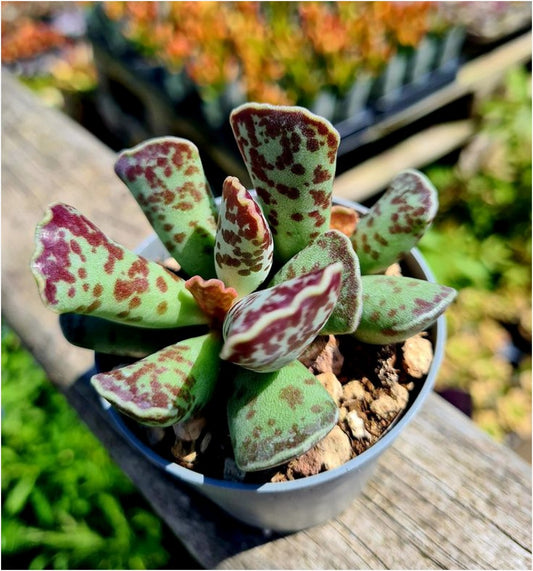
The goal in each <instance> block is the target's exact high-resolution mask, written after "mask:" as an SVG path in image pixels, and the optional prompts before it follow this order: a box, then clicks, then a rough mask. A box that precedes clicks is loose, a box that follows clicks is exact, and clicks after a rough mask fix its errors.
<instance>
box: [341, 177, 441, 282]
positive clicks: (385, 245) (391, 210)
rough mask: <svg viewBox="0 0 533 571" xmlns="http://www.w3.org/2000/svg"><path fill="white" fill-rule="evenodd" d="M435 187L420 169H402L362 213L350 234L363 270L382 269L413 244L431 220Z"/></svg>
mask: <svg viewBox="0 0 533 571" xmlns="http://www.w3.org/2000/svg"><path fill="white" fill-rule="evenodd" d="M437 208H438V196H437V191H436V190H435V188H434V187H433V185H432V184H431V182H430V181H429V179H428V178H427V177H426V176H424V175H423V174H422V173H420V172H418V171H416V170H412V169H411V170H405V171H403V172H401V173H400V174H398V175H397V176H396V177H395V178H394V180H393V181H392V183H391V185H390V187H389V189H388V190H387V192H386V193H385V194H384V195H383V196H382V197H381V198H380V199H379V200H378V201H377V202H376V204H374V206H373V207H372V208H371V209H370V211H369V212H368V214H366V215H365V216H362V217H361V219H360V220H359V222H358V224H357V228H356V230H355V232H354V234H353V235H352V237H351V240H352V244H353V246H354V249H355V251H356V252H357V255H358V256H359V262H360V264H361V272H362V273H363V274H374V273H378V272H382V271H384V270H385V269H386V268H387V267H388V266H390V265H391V264H392V263H394V262H396V261H397V260H399V259H400V258H401V257H402V256H404V255H405V254H407V253H408V252H409V250H410V249H411V248H413V247H414V246H415V245H416V244H417V242H418V240H420V238H421V237H422V236H423V235H424V232H425V231H426V230H427V228H428V227H429V225H430V224H431V222H432V221H433V219H434V217H435V214H436V213H437Z"/></svg>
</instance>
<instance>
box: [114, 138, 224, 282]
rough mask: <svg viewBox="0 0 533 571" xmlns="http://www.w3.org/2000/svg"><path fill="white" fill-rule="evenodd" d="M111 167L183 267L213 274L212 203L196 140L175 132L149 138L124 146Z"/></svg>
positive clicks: (213, 206) (213, 212) (207, 276)
mask: <svg viewBox="0 0 533 571" xmlns="http://www.w3.org/2000/svg"><path fill="white" fill-rule="evenodd" d="M115 172H116V173H117V175H118V176H119V177H120V178H121V179H122V181H123V182H124V183H125V184H126V185H127V187H128V188H129V189H130V191H131V193H132V194H133V196H134V197H135V199H136V200H137V202H138V203H139V205H140V206H141V208H142V209H143V211H144V213H145V215H146V217H147V218H148V220H149V221H150V224H151V225H152V227H153V228H154V230H155V231H156V233H157V235H158V236H159V238H160V239H161V241H162V242H163V244H164V245H165V247H166V248H167V250H168V251H169V253H170V254H171V255H172V256H173V257H174V258H175V259H176V260H177V261H178V262H179V263H180V265H181V267H182V268H183V270H184V271H185V272H186V273H187V274H189V275H190V276H193V275H201V276H202V277H204V278H206V279H208V278H214V277H216V274H215V267H214V262H213V248H214V245H215V234H216V207H215V204H214V200H213V196H212V194H211V190H210V189H209V185H208V183H207V180H206V178H205V175H204V170H203V168H202V163H201V161H200V156H199V153H198V149H197V148H196V147H195V145H193V144H192V143H191V142H190V141H187V140H185V139H179V138H177V137H161V138H157V139H150V140H148V141H145V142H144V143H141V144H140V145H137V146H136V147H134V148H132V149H129V150H126V151H123V152H122V153H121V154H120V155H119V158H118V160H117V162H116V164H115Z"/></svg>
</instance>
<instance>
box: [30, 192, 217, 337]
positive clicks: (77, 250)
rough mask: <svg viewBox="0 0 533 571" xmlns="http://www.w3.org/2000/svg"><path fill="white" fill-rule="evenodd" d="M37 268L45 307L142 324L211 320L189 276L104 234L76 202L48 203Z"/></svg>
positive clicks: (162, 325)
mask: <svg viewBox="0 0 533 571" xmlns="http://www.w3.org/2000/svg"><path fill="white" fill-rule="evenodd" d="M35 242H36V249H35V252H34V255H33V258H32V271H33V274H34V276H35V279H36V281H37V285H38V287H39V293H40V295H41V298H42V300H43V302H44V304H45V305H46V306H48V307H49V308H50V309H52V310H54V311H55V312H57V313H67V312H74V313H83V314H91V315H95V316H97V317H103V318H104V319H110V320H111V321H119V322H122V323H129V324H131V325H138V326H140V327H156V328H167V327H180V326H187V325H198V324H202V323H206V322H207V319H206V317H205V315H203V314H202V312H201V311H200V309H199V307H198V306H197V304H196V303H195V301H194V298H193V297H192V295H191V294H190V293H189V292H188V291H187V290H186V289H185V280H183V279H181V278H179V277H177V276H176V275H175V274H173V273H172V272H170V271H168V270H166V269H165V268H164V267H163V266H161V265H160V264H158V263H156V262H151V261H148V260H146V259H145V258H143V257H141V256H138V255H137V254H134V253H133V252H130V251H129V250H126V249H125V248H123V247H122V246H120V245H119V244H117V243H116V242H113V241H112V240H110V239H109V238H107V237H106V236H105V234H104V233H103V232H102V231H101V230H99V229H98V228H97V227H96V226H95V225H94V224H93V223H92V222H91V221H90V220H88V219H87V218H85V216H83V215H82V214H80V212H78V210H76V209H75V208H74V207H72V206H68V205H66V204H62V203H55V204H52V205H50V206H49V208H48V210H47V211H46V213H45V216H44V218H43V220H42V221H41V223H40V224H39V225H38V226H37V229H36V233H35Z"/></svg>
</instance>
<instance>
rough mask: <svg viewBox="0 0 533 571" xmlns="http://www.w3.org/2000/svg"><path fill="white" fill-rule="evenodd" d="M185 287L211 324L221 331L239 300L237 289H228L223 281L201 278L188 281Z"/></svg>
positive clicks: (196, 277)
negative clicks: (229, 313) (226, 318)
mask: <svg viewBox="0 0 533 571" xmlns="http://www.w3.org/2000/svg"><path fill="white" fill-rule="evenodd" d="M185 287H186V288H187V289H188V290H189V291H190V292H191V294H192V295H193V297H194V299H195V300H196V303H197V304H198V306H199V307H200V308H201V310H202V311H203V312H204V313H205V315H206V316H207V318H208V319H209V323H210V324H211V325H212V326H213V327H216V328H217V329H220V327H222V323H223V322H224V318H225V317H226V313H228V311H229V308H230V307H231V306H232V305H233V302H234V301H235V300H236V299H237V292H236V291H235V289H234V288H232V287H226V286H225V285H224V282H222V281H221V280H217V279H215V278H213V279H210V280H204V279H203V278H201V277H200V276H193V277H192V278H190V279H188V280H187V281H186V282H185Z"/></svg>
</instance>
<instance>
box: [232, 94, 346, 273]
mask: <svg viewBox="0 0 533 571" xmlns="http://www.w3.org/2000/svg"><path fill="white" fill-rule="evenodd" d="M230 122H231V126H232V129H233V133H234V135H235V139H236V141H237V144H238V146H239V149H240V151H241V154H242V156H243V158H244V161H245V163H246V165H247V168H248V172H249V173H250V177H251V179H252V183H253V185H254V188H255V190H256V191H257V197H258V201H259V203H260V205H261V207H262V209H263V212H264V213H265V216H266V218H267V220H268V223H269V226H270V229H271V231H272V235H273V238H274V256H275V258H276V260H277V261H278V262H279V263H284V262H286V261H287V260H288V259H289V258H291V257H292V256H294V254H296V253H297V252H299V251H300V250H301V249H302V248H305V246H307V244H309V242H310V241H311V240H312V239H313V238H316V237H317V236H318V235H319V234H321V233H322V232H324V231H326V230H328V229H329V223H330V208H331V195H332V188H333V178H334V176H335V165H336V160H337V149H338V146H339V141H340V137H339V134H338V133H337V131H336V130H335V129H334V128H333V126H332V125H331V124H330V123H329V122H328V121H327V120H326V119H323V118H322V117H319V116H317V115H314V114H313V113H311V112H310V111H308V110H307V109H304V108H302V107H283V106H280V107H274V106H271V105H267V104H259V103H246V104H244V105H241V106H240V107H238V108H237V109H235V110H234V111H233V112H232V114H231V116H230Z"/></svg>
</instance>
